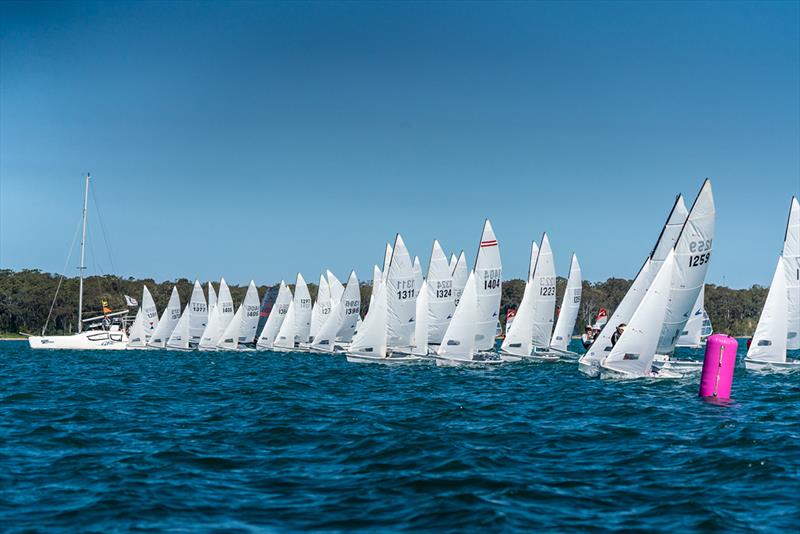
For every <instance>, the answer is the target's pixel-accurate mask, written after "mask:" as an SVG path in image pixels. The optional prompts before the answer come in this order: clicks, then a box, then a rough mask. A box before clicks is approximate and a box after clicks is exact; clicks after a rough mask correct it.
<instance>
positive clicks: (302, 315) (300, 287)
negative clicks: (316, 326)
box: [294, 273, 311, 343]
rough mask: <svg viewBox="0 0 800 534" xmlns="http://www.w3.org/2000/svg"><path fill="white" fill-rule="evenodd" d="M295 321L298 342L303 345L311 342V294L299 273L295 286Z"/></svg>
mask: <svg viewBox="0 0 800 534" xmlns="http://www.w3.org/2000/svg"><path fill="white" fill-rule="evenodd" d="M294 320H295V323H296V324H295V327H294V328H295V335H296V336H297V341H301V342H303V343H306V342H308V341H310V340H311V337H310V336H309V332H310V330H311V293H309V292H308V285H306V280H305V278H303V275H302V274H300V273H297V281H296V282H295V286H294Z"/></svg>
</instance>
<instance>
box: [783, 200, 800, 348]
mask: <svg viewBox="0 0 800 534" xmlns="http://www.w3.org/2000/svg"><path fill="white" fill-rule="evenodd" d="M782 257H783V263H784V272H785V273H786V291H787V299H788V304H789V310H788V313H787V315H788V317H787V323H788V326H787V332H786V349H787V350H798V349H800V203H798V202H797V198H796V197H792V201H791V204H790V207H789V220H788V221H787V223H786V236H785V237H784V239H783V254H782Z"/></svg>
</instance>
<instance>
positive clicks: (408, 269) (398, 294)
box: [384, 234, 421, 353]
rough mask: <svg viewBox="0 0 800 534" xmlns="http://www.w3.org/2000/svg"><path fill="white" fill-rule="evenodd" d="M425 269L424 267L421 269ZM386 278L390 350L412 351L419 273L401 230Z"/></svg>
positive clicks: (387, 337)
mask: <svg viewBox="0 0 800 534" xmlns="http://www.w3.org/2000/svg"><path fill="white" fill-rule="evenodd" d="M420 273H421V270H420ZM384 275H385V278H386V309H387V323H386V346H387V348H388V350H389V352H398V353H410V351H411V349H412V347H413V345H414V322H415V320H416V312H417V296H418V292H419V286H417V276H420V277H421V274H419V275H418V274H417V273H416V272H415V269H414V265H413V263H412V262H411V256H410V254H409V253H408V249H407V248H406V245H405V242H404V241H403V238H402V236H401V235H400V234H397V236H396V237H395V241H394V247H393V250H392V258H391V261H390V262H389V268H388V270H387V272H385V273H384Z"/></svg>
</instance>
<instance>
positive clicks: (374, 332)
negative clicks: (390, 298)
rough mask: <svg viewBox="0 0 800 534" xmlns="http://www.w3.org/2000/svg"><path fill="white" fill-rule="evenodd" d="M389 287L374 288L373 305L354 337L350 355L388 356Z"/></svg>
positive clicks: (380, 285) (381, 284)
mask: <svg viewBox="0 0 800 534" xmlns="http://www.w3.org/2000/svg"><path fill="white" fill-rule="evenodd" d="M386 291H387V285H386V284H383V283H380V284H378V285H377V287H373V295H372V304H371V305H370V307H369V310H367V315H366V316H365V317H364V321H363V322H362V323H361V326H359V328H358V332H357V333H356V334H355V335H354V336H353V342H352V343H351V345H350V349H349V350H348V351H347V352H348V353H349V354H361V355H365V356H373V357H376V358H382V357H385V356H386V332H387V330H386V322H387V318H388V310H387V303H386Z"/></svg>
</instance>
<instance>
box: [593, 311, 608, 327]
mask: <svg viewBox="0 0 800 534" xmlns="http://www.w3.org/2000/svg"><path fill="white" fill-rule="evenodd" d="M607 322H608V312H607V311H606V309H605V308H600V311H599V312H597V319H596V320H595V322H594V326H595V327H598V326H599V327H600V328H602V327H603V325H604V324H606V323H607Z"/></svg>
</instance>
